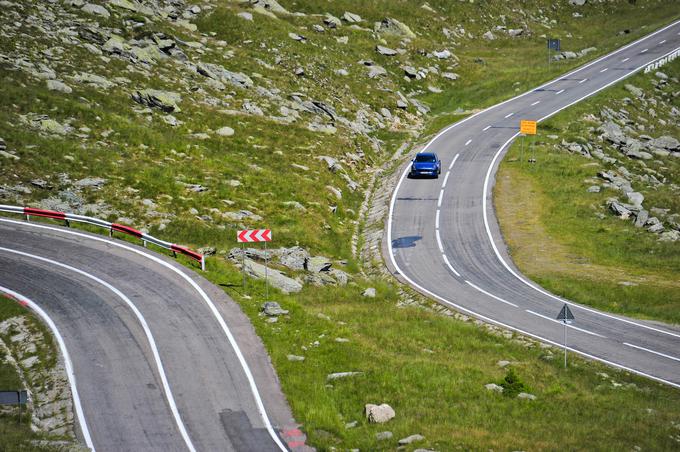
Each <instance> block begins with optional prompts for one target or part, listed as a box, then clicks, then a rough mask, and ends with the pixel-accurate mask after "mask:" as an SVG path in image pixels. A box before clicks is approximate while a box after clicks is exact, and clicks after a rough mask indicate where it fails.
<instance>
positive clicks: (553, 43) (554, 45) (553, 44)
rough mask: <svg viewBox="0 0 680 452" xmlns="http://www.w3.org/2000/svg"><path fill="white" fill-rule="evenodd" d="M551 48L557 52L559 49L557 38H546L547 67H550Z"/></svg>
mask: <svg viewBox="0 0 680 452" xmlns="http://www.w3.org/2000/svg"><path fill="white" fill-rule="evenodd" d="M551 50H554V51H555V52H559V51H560V50H561V49H560V40H559V39H555V38H548V69H550V51H551Z"/></svg>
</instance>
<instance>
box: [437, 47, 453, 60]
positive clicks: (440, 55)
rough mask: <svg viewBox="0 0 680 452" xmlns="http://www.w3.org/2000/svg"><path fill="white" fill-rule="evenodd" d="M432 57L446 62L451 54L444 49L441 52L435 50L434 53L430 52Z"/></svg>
mask: <svg viewBox="0 0 680 452" xmlns="http://www.w3.org/2000/svg"><path fill="white" fill-rule="evenodd" d="M432 55H434V56H435V57H436V58H438V59H440V60H447V59H449V58H451V56H452V55H453V54H452V53H451V52H450V51H449V50H448V49H444V50H441V51H436V50H435V51H434V52H432Z"/></svg>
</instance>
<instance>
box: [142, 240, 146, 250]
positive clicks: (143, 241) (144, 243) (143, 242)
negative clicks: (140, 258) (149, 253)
mask: <svg viewBox="0 0 680 452" xmlns="http://www.w3.org/2000/svg"><path fill="white" fill-rule="evenodd" d="M142 244H143V245H144V248H146V240H142Z"/></svg>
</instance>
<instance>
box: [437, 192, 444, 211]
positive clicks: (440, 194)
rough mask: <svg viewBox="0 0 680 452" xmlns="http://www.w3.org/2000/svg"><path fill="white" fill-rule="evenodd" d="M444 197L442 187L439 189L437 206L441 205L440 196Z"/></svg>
mask: <svg viewBox="0 0 680 452" xmlns="http://www.w3.org/2000/svg"><path fill="white" fill-rule="evenodd" d="M443 197H444V189H443V188H442V189H441V190H439V199H437V207H441V206H442V198H443Z"/></svg>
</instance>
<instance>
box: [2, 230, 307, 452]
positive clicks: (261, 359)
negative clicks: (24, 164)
mask: <svg viewBox="0 0 680 452" xmlns="http://www.w3.org/2000/svg"><path fill="white" fill-rule="evenodd" d="M149 256H151V257H149ZM182 275H184V276H182ZM0 287H4V288H6V289H10V290H12V291H15V292H17V293H18V294H21V295H23V296H25V297H27V298H28V299H30V300H32V301H33V302H35V303H36V304H37V305H39V306H40V307H41V308H42V309H43V310H44V311H45V312H46V313H47V315H48V316H49V318H50V319H51V320H52V321H53V322H54V324H55V326H56V328H57V330H58V333H59V334H60V335H61V337H62V338H63V341H64V343H65V345H66V349H67V351H68V354H69V355H70V361H71V364H72V366H73V369H74V373H75V377H76V382H77V383H76V386H77V394H78V396H79V399H80V403H81V405H82V418H83V419H84V422H83V423H81V425H79V429H80V434H81V436H82V437H83V438H84V439H85V440H86V442H87V440H88V438H89V439H90V441H91V444H92V446H94V448H95V449H96V450H98V451H140V450H144V451H154V450H158V451H173V450H198V451H215V450H220V451H230V450H233V451H255V450H257V451H273V450H282V449H283V448H285V447H286V446H285V445H284V444H285V442H284V441H282V440H281V436H280V435H281V434H282V433H283V432H290V431H296V430H295V424H294V420H293V418H292V415H291V413H290V409H289V407H288V405H287V402H286V400H285V398H284V396H283V394H282V392H281V390H280V386H279V383H278V379H277V377H276V375H275V373H274V371H273V369H272V367H271V364H270V361H269V357H268V355H267V354H266V351H265V349H264V346H263V344H262V343H261V341H260V339H259V338H258V337H257V335H256V334H255V332H254V330H253V328H252V325H251V324H250V322H249V320H248V318H247V317H246V316H245V315H244V314H243V313H242V312H241V310H240V308H239V307H238V305H236V303H234V301H233V300H231V299H230V298H228V297H227V296H226V295H225V293H224V291H223V290H221V289H220V288H218V287H216V286H214V285H212V284H211V283H209V282H208V281H207V280H205V279H204V278H202V277H201V276H199V275H198V274H196V273H195V272H192V271H188V270H187V269H186V268H184V267H182V266H180V265H179V264H177V263H175V262H174V261H173V260H172V259H170V258H167V257H165V256H162V255H158V254H155V253H150V252H148V250H145V249H144V248H141V247H137V246H134V245H130V244H128V243H123V242H120V241H117V242H115V243H113V242H111V241H109V240H108V239H106V238H104V237H101V236H94V235H91V234H86V233H82V232H76V231H72V230H68V229H66V228H58V227H53V226H49V227H46V226H45V225H37V224H33V223H25V222H21V221H12V220H8V219H5V218H0ZM203 295H205V297H204V296H203ZM208 300H209V301H208ZM211 303H212V305H213V306H214V309H213V308H211V305H210V304H211ZM220 319H221V320H220ZM221 322H223V323H221ZM227 331H228V332H227ZM229 334H231V335H232V337H233V338H235V340H236V342H237V343H238V349H237V348H235V347H234V346H233V344H232V343H231V342H230V340H229V336H228V335H229ZM239 354H241V355H242V358H243V360H244V362H245V363H246V364H247V366H244V365H243V363H242V362H241V360H240V357H239ZM246 367H247V369H248V370H247V371H246V370H245V368H246ZM248 374H250V375H251V377H249V375H248ZM255 385H256V387H257V390H256V391H254V390H253V388H254V386H255ZM258 399H259V402H258ZM263 409H264V410H263ZM263 413H266V414H265V415H263ZM83 424H84V425H83ZM268 426H269V427H270V428H269V429H268V428H267V427H268ZM300 444H301V443H297V445H298V446H299V445H300Z"/></svg>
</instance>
